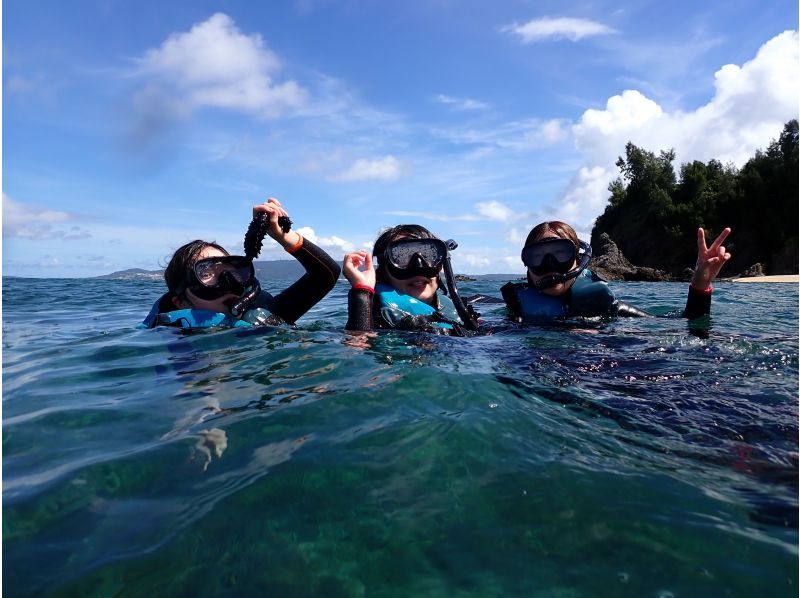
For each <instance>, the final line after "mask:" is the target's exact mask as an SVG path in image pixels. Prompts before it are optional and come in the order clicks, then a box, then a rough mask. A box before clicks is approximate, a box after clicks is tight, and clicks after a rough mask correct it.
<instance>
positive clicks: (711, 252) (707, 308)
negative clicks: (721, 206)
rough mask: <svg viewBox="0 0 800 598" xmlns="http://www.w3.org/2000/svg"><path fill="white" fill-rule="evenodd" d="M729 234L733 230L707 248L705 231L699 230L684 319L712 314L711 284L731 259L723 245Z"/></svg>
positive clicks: (723, 232) (724, 232) (724, 233)
mask: <svg viewBox="0 0 800 598" xmlns="http://www.w3.org/2000/svg"><path fill="white" fill-rule="evenodd" d="M729 234H731V229H730V228H726V229H724V230H723V231H722V232H721V233H720V234H719V236H718V237H717V238H716V239H714V242H713V243H711V246H710V247H708V246H706V233H705V231H704V230H703V229H702V228H698V229H697V264H696V265H695V269H694V275H693V276H692V281H691V282H690V283H689V296H688V297H687V299H686V308H685V309H684V311H683V315H684V317H686V318H689V319H692V318H697V317H700V316H704V315H706V314H709V313H711V291H712V287H711V283H712V282H713V281H714V279H715V278H716V277H717V274H719V271H720V270H721V269H722V266H724V265H725V263H726V262H727V261H728V260H729V259H731V254H730V253H728V252H727V251H725V247H724V246H723V245H722V244H723V243H724V242H725V239H727V238H728V235H729Z"/></svg>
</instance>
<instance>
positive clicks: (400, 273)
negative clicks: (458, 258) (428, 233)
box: [380, 237, 447, 280]
mask: <svg viewBox="0 0 800 598" xmlns="http://www.w3.org/2000/svg"><path fill="white" fill-rule="evenodd" d="M446 257H447V245H445V242H444V241H442V240H441V239H415V238H409V237H404V238H401V239H397V240H396V241H392V242H391V243H389V244H388V245H387V246H386V250H385V251H384V252H383V255H382V256H380V258H381V262H382V263H384V264H386V269H387V270H388V271H389V274H391V275H392V276H394V277H395V278H397V279H398V280H408V279H409V278H414V277H415V276H423V277H425V278H434V277H436V276H438V275H439V272H440V271H441V269H442V264H443V263H444V260H445V258H446Z"/></svg>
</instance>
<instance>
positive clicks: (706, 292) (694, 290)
mask: <svg viewBox="0 0 800 598" xmlns="http://www.w3.org/2000/svg"><path fill="white" fill-rule="evenodd" d="M713 290H714V287H712V286H711V285H708V288H707V289H698V288H695V287H693V286H692V285H691V284H690V285H689V291H691V292H692V293H697V294H698V295H710V294H711V291H713Z"/></svg>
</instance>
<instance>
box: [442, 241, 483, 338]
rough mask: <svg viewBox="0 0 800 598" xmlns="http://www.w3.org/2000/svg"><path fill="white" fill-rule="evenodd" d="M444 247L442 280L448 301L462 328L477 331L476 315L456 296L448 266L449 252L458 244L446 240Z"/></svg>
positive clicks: (449, 266) (456, 291)
mask: <svg viewBox="0 0 800 598" xmlns="http://www.w3.org/2000/svg"><path fill="white" fill-rule="evenodd" d="M445 245H447V256H446V257H445V258H444V264H443V268H442V269H443V271H444V279H445V282H446V283H447V291H448V294H449V295H450V300H451V301H452V302H453V305H454V306H455V308H456V311H457V312H458V315H459V317H460V318H461V321H462V322H464V327H465V328H466V329H467V330H477V329H478V314H476V313H475V310H474V309H472V306H467V305H465V304H464V302H463V301H462V300H461V297H460V296H459V294H458V289H457V288H456V280H455V277H454V276H453V266H452V265H451V264H450V252H451V251H452V250H453V249H455V248H456V247H458V243H456V242H455V241H453V239H448V240H447V241H445Z"/></svg>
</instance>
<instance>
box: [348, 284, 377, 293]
mask: <svg viewBox="0 0 800 598" xmlns="http://www.w3.org/2000/svg"><path fill="white" fill-rule="evenodd" d="M353 288H354V289H356V290H358V291H366V292H367V293H369V294H370V295H374V294H375V289H373V288H372V287H371V286H369V285H366V284H361V283H358V284H354V285H353Z"/></svg>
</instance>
